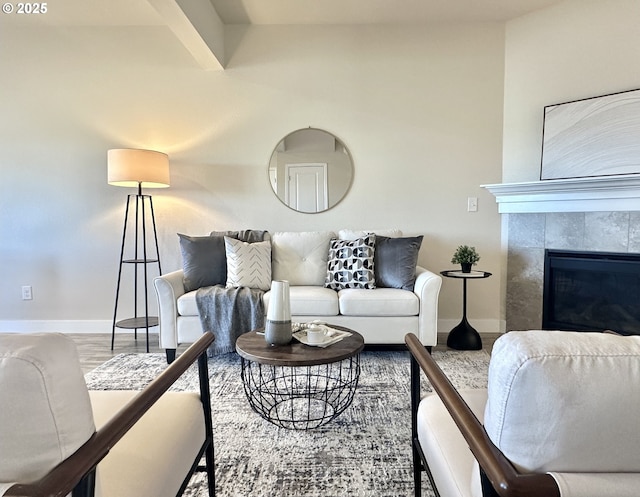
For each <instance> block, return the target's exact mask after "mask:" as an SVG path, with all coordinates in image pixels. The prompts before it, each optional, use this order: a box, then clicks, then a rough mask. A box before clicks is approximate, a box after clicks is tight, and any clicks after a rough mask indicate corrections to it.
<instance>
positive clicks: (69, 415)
mask: <svg viewBox="0 0 640 497" xmlns="http://www.w3.org/2000/svg"><path fill="white" fill-rule="evenodd" d="M212 341H213V336H212V335H211V334H210V333H208V334H205V335H203V336H202V338H201V339H200V340H198V341H197V342H196V343H194V344H193V345H192V346H191V347H190V348H189V349H188V350H187V351H185V353H184V354H182V355H181V356H180V359H179V360H177V361H176V362H174V363H173V364H172V365H171V366H169V367H168V368H167V369H166V370H165V371H164V372H163V373H161V374H160V375H159V376H158V378H156V379H155V380H154V381H153V382H152V383H151V384H149V385H148V386H147V387H146V388H145V389H143V390H142V391H140V392H134V391H88V390H87V386H86V383H85V381H84V376H83V374H82V370H81V367H80V362H79V359H78V354H77V350H76V347H75V344H74V343H73V342H72V340H71V339H69V338H68V337H66V336H65V335H62V334H57V333H45V334H11V333H8V334H0V399H1V400H0V402H1V404H2V405H1V407H0V495H3V496H65V495H68V494H69V493H70V492H73V496H74V497H76V496H84V495H87V496H92V495H94V493H95V495H96V496H101V497H129V496H131V497H134V496H135V497H144V496H149V497H161V496H167V497H169V496H171V497H173V496H176V495H180V494H181V493H182V492H183V491H184V489H185V488H186V486H187V484H188V482H189V478H190V476H191V474H192V473H193V472H194V471H195V470H197V469H205V468H199V461H200V459H201V458H202V457H203V456H205V459H206V471H207V474H208V477H209V495H214V489H215V483H214V477H213V475H214V469H213V464H214V461H213V434H212V423H211V405H210V399H209V383H208V381H209V380H208V372H207V357H206V350H207V347H208V345H209V344H211V342H212ZM196 360H197V361H198V366H199V374H200V392H199V393H196V392H167V389H168V388H169V387H170V386H171V385H172V384H173V383H174V382H175V380H176V379H177V378H179V377H180V376H181V374H182V373H183V372H184V371H185V370H186V369H187V368H188V367H189V366H190V365H191V364H192V363H193V362H195V361H196ZM96 467H97V471H96Z"/></svg>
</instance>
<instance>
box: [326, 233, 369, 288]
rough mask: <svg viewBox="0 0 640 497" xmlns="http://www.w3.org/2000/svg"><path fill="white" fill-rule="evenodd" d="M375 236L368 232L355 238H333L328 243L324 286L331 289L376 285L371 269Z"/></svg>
mask: <svg viewBox="0 0 640 497" xmlns="http://www.w3.org/2000/svg"><path fill="white" fill-rule="evenodd" d="M375 246H376V236H375V235H373V234H369V235H367V236H365V237H362V238H358V239H356V240H338V239H335V238H333V239H332V240H331V243H330V244H329V259H328V261H327V278H326V280H325V282H324V286H325V287H327V288H331V289H333V290H343V289H345V288H367V289H373V288H375V287H376V277H375V273H374V270H373V257H374V254H375Z"/></svg>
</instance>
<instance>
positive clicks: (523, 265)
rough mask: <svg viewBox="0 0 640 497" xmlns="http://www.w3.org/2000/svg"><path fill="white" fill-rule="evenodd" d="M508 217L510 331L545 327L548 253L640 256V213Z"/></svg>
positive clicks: (507, 320)
mask: <svg viewBox="0 0 640 497" xmlns="http://www.w3.org/2000/svg"><path fill="white" fill-rule="evenodd" d="M504 215H506V216H508V220H507V226H508V233H507V245H508V256H507V257H508V258H507V303H506V329H507V331H510V330H526V329H539V328H540V326H541V323H542V285H543V275H544V274H543V273H544V251H545V249H547V248H550V249H567V250H591V251H597V252H640V212H636V211H633V212H623V211H617V212H560V213H531V214H504Z"/></svg>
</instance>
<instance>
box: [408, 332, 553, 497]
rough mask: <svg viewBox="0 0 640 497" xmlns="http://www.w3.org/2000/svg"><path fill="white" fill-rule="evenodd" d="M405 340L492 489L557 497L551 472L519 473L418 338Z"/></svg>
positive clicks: (512, 495) (522, 496)
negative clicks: (549, 473)
mask: <svg viewBox="0 0 640 497" xmlns="http://www.w3.org/2000/svg"><path fill="white" fill-rule="evenodd" d="M405 343H406V344H407V347H408V348H409V351H410V352H411V355H412V360H415V361H416V362H417V364H418V365H419V366H420V368H421V369H422V371H424V373H425V374H426V375H427V378H428V379H429V382H430V383H431V385H432V386H433V389H434V390H435V391H436V393H437V394H438V396H439V397H440V399H441V400H442V403H443V404H444V405H445V407H446V408H447V410H448V411H449V413H450V414H451V417H452V419H453V420H454V422H455V423H456V425H457V427H458V429H459V430H460V433H461V434H462V436H463V437H464V439H465V440H466V441H467V444H469V448H470V449H471V452H472V453H473V455H474V457H475V458H476V460H477V461H478V464H479V465H480V467H481V468H482V470H483V471H484V473H485V474H486V476H487V478H488V480H489V482H490V483H491V485H492V486H493V488H494V490H495V491H496V493H497V494H498V495H500V496H501V497H560V490H559V489H558V486H557V484H556V482H555V480H554V479H553V477H552V476H551V475H548V474H544V473H531V474H523V473H519V472H518V471H517V470H516V469H515V468H514V467H513V465H512V464H511V463H510V462H509V460H508V459H507V458H506V457H505V456H504V454H502V452H501V451H500V449H498V448H497V447H496V446H495V445H494V444H493V442H492V441H491V439H490V438H489V436H488V435H487V432H486V431H485V429H484V427H483V426H482V424H481V423H480V421H478V418H476V416H475V415H474V414H473V412H472V411H471V409H470V408H469V406H468V405H467V403H466V402H465V401H464V399H463V398H462V397H461V396H460V394H459V393H458V392H457V390H456V389H455V388H454V386H453V385H452V384H451V382H450V381H449V379H448V378H447V377H446V375H445V374H444V373H443V372H442V370H441V369H440V367H439V366H438V364H437V363H436V361H435V360H434V359H433V357H431V354H429V353H428V352H427V351H426V349H425V347H424V345H422V343H420V340H418V337H416V336H415V335H414V334H413V333H409V334H407V335H406V336H405Z"/></svg>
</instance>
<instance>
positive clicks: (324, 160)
mask: <svg viewBox="0 0 640 497" xmlns="http://www.w3.org/2000/svg"><path fill="white" fill-rule="evenodd" d="M309 131H311V132H320V133H323V134H324V135H326V136H325V137H322V138H326V140H327V145H329V143H330V142H329V140H332V141H333V143H334V145H333V151H331V152H325V151H323V150H321V149H320V148H318V149H316V150H311V151H308V152H305V153H304V155H309V156H310V157H306V158H305V157H302V154H301V153H298V155H299V157H295V155H296V154H295V152H294V153H292V158H291V159H292V161H293V162H291V163H287V165H289V166H292V167H295V166H296V165H298V166H300V167H314V168H315V170H316V171H317V172H318V173H319V174H320V175H321V176H322V177H323V178H324V180H323V181H322V183H323V184H317V183H316V184H315V186H316V188H317V189H318V191H319V192H320V193H319V196H320V197H321V198H320V199H319V200H320V202H325V201H326V207H324V208H322V207H320V208H318V209H317V210H304V209H297V208H295V207H294V206H291V205H289V204H288V203H287V195H286V190H287V189H288V185H284V186H282V183H281V184H280V185H279V184H278V171H279V169H280V168H279V167H278V163H277V162H278V160H277V159H278V154H279V153H280V152H285V148H284V147H285V142H286V141H287V140H289V141H291V139H292V138H295V136H294V135H296V134H298V135H301V134H302V133H304V132H309ZM328 153H331V154H336V155H335V156H334V157H333V158H332V157H330V156H329V155H327V154H328ZM337 154H344V156H345V157H346V159H345V162H344V163H343V164H340V163H339V162H340V161H341V160H342V159H341V158H342V156H341V155H337ZM354 174H355V168H354V164H353V157H352V156H351V152H350V151H349V149H348V148H347V146H346V145H345V143H344V142H343V141H342V140H341V139H340V138H338V137H337V136H336V135H334V134H333V133H331V132H329V131H326V130H324V129H320V128H313V127H311V126H309V127H308V128H300V129H297V130H295V131H292V132H291V133H289V134H287V135H286V136H285V137H284V138H282V139H281V140H280V141H279V142H278V143H277V144H276V146H275V148H274V149H273V152H271V157H270V158H269V163H268V164H267V180H268V182H269V186H270V187H271V190H272V191H273V193H274V194H275V196H276V197H277V198H278V200H280V202H282V203H283V204H284V205H285V206H287V207H288V208H289V209H291V210H293V211H296V212H300V213H302V214H319V213H321V212H326V211H328V210H329V209H332V208H333V207H335V206H336V205H338V204H339V203H340V202H341V201H342V200H343V199H344V198H345V197H346V195H347V193H348V192H349V190H350V189H351V185H352V184H353V177H354ZM334 178H335V184H333V186H332V181H334ZM283 189H284V190H283ZM332 192H333V193H332Z"/></svg>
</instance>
